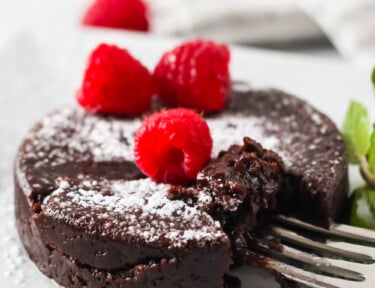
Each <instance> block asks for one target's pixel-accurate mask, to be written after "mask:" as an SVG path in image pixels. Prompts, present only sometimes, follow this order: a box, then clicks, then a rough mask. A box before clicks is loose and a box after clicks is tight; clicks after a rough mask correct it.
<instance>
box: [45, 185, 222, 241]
mask: <svg viewBox="0 0 375 288" xmlns="http://www.w3.org/2000/svg"><path fill="white" fill-rule="evenodd" d="M169 187H170V186H169V185H165V184H156V183H155V182H153V181H152V180H150V179H141V180H133V181H119V180H116V181H108V182H104V183H103V182H101V183H100V187H99V186H98V183H97V182H96V181H87V180H86V181H83V182H81V183H79V184H78V183H75V182H69V181H67V180H63V181H60V183H59V188H58V189H57V190H56V191H54V192H53V193H52V195H51V196H50V197H49V198H48V199H46V200H45V201H44V204H43V211H44V213H45V215H47V216H52V217H54V218H57V219H60V220H62V221H68V222H70V223H72V221H73V223H75V225H78V226H83V227H86V229H95V231H98V230H99V231H100V233H101V234H102V235H103V236H106V235H111V237H114V238H117V237H118V238H121V239H124V238H125V239H127V238H130V239H138V240H137V241H139V238H141V240H142V242H143V241H144V242H146V243H148V244H150V245H158V243H160V240H163V241H162V242H166V244H167V246H168V247H175V248H176V247H182V246H184V245H186V244H187V243H189V242H191V241H193V242H194V243H197V245H204V244H205V242H206V241H209V242H210V243H216V242H223V241H224V242H225V241H227V236H226V235H225V233H224V232H223V231H222V230H221V228H220V224H219V223H218V222H216V221H214V220H213V219H212V218H211V216H209V215H208V214H206V213H204V212H201V211H200V210H199V209H198V208H197V207H191V206H188V205H187V204H186V203H185V202H183V201H180V200H169V199H168V197H167V193H168V190H169ZM73 209H74V210H73ZM73 211H74V212H73ZM93 223H95V225H91V224H93ZM98 227H99V228H98Z"/></svg>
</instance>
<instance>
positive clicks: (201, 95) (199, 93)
mask: <svg viewBox="0 0 375 288" xmlns="http://www.w3.org/2000/svg"><path fill="white" fill-rule="evenodd" d="M229 60H230V53H229V49H228V47H227V46H226V45H224V44H216V43H214V42H212V41H205V40H196V41H192V42H186V43H184V44H182V45H180V46H178V47H176V48H174V49H173V50H172V51H169V52H167V53H165V54H164V55H163V57H162V58H161V60H160V61H159V63H158V65H157V66H156V68H155V71H154V80H155V84H156V86H157V89H158V90H157V91H158V96H159V97H160V99H161V100H163V101H164V102H165V103H166V104H168V105H171V106H183V107H189V108H193V109H198V110H201V111H218V110H221V109H223V108H224V107H225V105H226V103H227V100H228V98H229V96H230V94H231V81H230V75H229Z"/></svg>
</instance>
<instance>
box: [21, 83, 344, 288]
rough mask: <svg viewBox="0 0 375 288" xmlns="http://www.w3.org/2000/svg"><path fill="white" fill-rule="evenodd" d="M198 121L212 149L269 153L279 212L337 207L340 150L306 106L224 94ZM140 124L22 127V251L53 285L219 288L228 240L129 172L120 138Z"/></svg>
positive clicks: (324, 219) (336, 210) (61, 122)
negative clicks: (253, 146)
mask: <svg viewBox="0 0 375 288" xmlns="http://www.w3.org/2000/svg"><path fill="white" fill-rule="evenodd" d="M207 121H208V123H209V126H210V128H211V131H212V136H213V140H214V145H216V146H215V147H214V149H215V152H214V153H216V154H214V155H217V153H218V152H219V151H220V150H226V149H228V147H229V146H231V145H232V144H241V143H242V139H243V137H244V136H249V137H251V138H254V139H255V140H256V141H258V142H259V143H261V144H262V145H263V146H265V148H267V149H272V150H275V151H276V152H277V153H279V154H280V155H281V157H282V158H283V161H284V164H285V172H286V175H287V176H286V182H285V185H284V188H283V191H282V193H280V195H279V199H278V203H279V204H278V208H279V209H280V210H281V211H283V212H285V213H288V214H292V215H296V216H298V217H300V218H302V219H303V220H308V221H311V222H313V223H318V224H320V225H324V226H328V225H329V223H330V222H331V221H332V220H333V219H335V218H337V217H338V216H339V215H340V214H341V213H342V207H343V206H344V202H345V200H346V195H347V162H346V155H345V147H344V144H343V141H342V138H341V135H340V133H339V131H338V130H337V128H336V127H335V125H334V124H333V123H332V121H331V120H330V119H329V118H328V117H326V116H325V115H323V114H322V113H320V112H319V111H317V110H316V109H314V108H313V107H311V106H310V105H309V104H307V103H305V102H304V101H301V100H299V99H297V98H295V97H292V96H290V95H287V94H285V93H283V92H280V91H277V90H264V91H259V90H252V91H249V92H247V93H235V94H234V95H233V97H232V99H231V102H230V105H229V107H228V109H227V110H226V111H224V112H222V113H219V114H216V115H211V116H209V117H208V118H207ZM140 122H141V119H140V118H139V119H126V118H124V119H119V118H111V117H100V116H95V115H89V114H86V113H85V112H83V111H81V110H80V109H78V108H70V107H65V108H62V109H61V110H59V111H56V112H55V113H53V114H51V115H49V116H47V117H46V118H45V119H44V120H43V121H42V122H40V123H38V124H37V125H36V126H35V127H34V128H33V129H32V130H31V131H30V133H29V134H28V135H27V136H26V138H25V140H24V142H23V144H22V145H21V147H20V149H19V153H18V155H17V158H16V163H15V190H16V193H15V200H16V217H17V227H18V230H19V233H20V237H21V240H22V242H23V244H24V246H25V248H26V250H27V251H28V253H29V255H30V257H31V259H32V260H33V261H34V262H35V263H36V264H37V265H38V267H39V269H40V270H41V271H42V272H43V273H45V274H46V275H47V276H49V277H51V278H53V279H55V280H56V281H57V282H58V283H59V284H61V285H63V286H65V287H104V286H107V287H108V286H111V287H119V288H120V287H124V288H125V287H190V288H191V287H213V288H214V287H215V288H219V287H223V285H224V283H223V275H224V273H225V272H227V271H228V269H229V265H230V263H231V249H230V240H229V237H228V236H227V235H226V233H225V231H224V229H223V227H221V225H220V223H219V221H217V219H214V218H213V217H212V216H211V215H209V213H207V212H205V211H202V210H201V209H198V207H192V206H191V205H189V204H187V203H185V202H184V201H180V200H170V199H169V198H168V197H167V196H168V195H167V194H168V190H169V187H167V185H157V184H155V183H152V181H150V180H149V179H147V178H145V177H144V175H142V174H141V173H140V171H139V170H138V169H137V168H136V166H135V165H134V163H133V158H132V154H133V147H132V145H133V144H132V141H133V140H132V139H133V135H134V132H135V131H136V129H137V128H138V127H139V125H140ZM223 155H225V154H223ZM223 155H222V156H223ZM271 194H272V193H271ZM124 199H127V200H128V201H125V200H124ZM263 204H264V207H266V206H267V207H268V206H269V207H273V206H274V205H275V201H274V199H272V197H270V198H269V199H268V200H267V201H265V203H263ZM224 206H225V205H222V207H224ZM262 207H263V206H262ZM249 225H250V226H251V225H252V224H251V223H249ZM224 226H225V225H224ZM224 228H225V227H224ZM192 267H193V268H194V269H193V270H192Z"/></svg>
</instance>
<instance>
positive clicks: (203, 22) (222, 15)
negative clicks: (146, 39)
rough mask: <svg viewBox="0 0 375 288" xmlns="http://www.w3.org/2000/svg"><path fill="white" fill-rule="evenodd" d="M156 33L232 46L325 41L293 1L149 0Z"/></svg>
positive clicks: (314, 25) (153, 27)
mask: <svg viewBox="0 0 375 288" xmlns="http://www.w3.org/2000/svg"><path fill="white" fill-rule="evenodd" d="M147 2H148V4H149V6H150V7H151V15H150V16H151V19H152V25H151V27H152V30H153V32H155V33H157V34H162V35H179V36H187V37H196V36H201V37H210V38H214V39H217V40H222V41H228V42H233V41H235V42H245V43H265V42H273V43H275V42H290V41H296V40H301V39H302V40H304V39H311V38H319V37H322V35H323V34H322V31H321V30H320V28H319V27H318V26H317V25H316V24H315V23H314V22H313V21H312V20H311V19H309V18H308V17H306V15H304V13H303V12H302V11H301V9H299V8H298V7H297V6H296V5H295V3H294V1H293V0H277V1H275V0H147Z"/></svg>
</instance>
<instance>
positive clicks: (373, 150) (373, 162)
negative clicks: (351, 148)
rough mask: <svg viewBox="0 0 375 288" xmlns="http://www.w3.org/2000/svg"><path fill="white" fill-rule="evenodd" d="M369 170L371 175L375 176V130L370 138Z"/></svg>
mask: <svg viewBox="0 0 375 288" xmlns="http://www.w3.org/2000/svg"><path fill="white" fill-rule="evenodd" d="M367 162H368V168H369V171H370V172H371V174H373V175H375V129H374V130H373V131H372V134H371V137H370V146H369V148H368V151H367Z"/></svg>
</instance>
